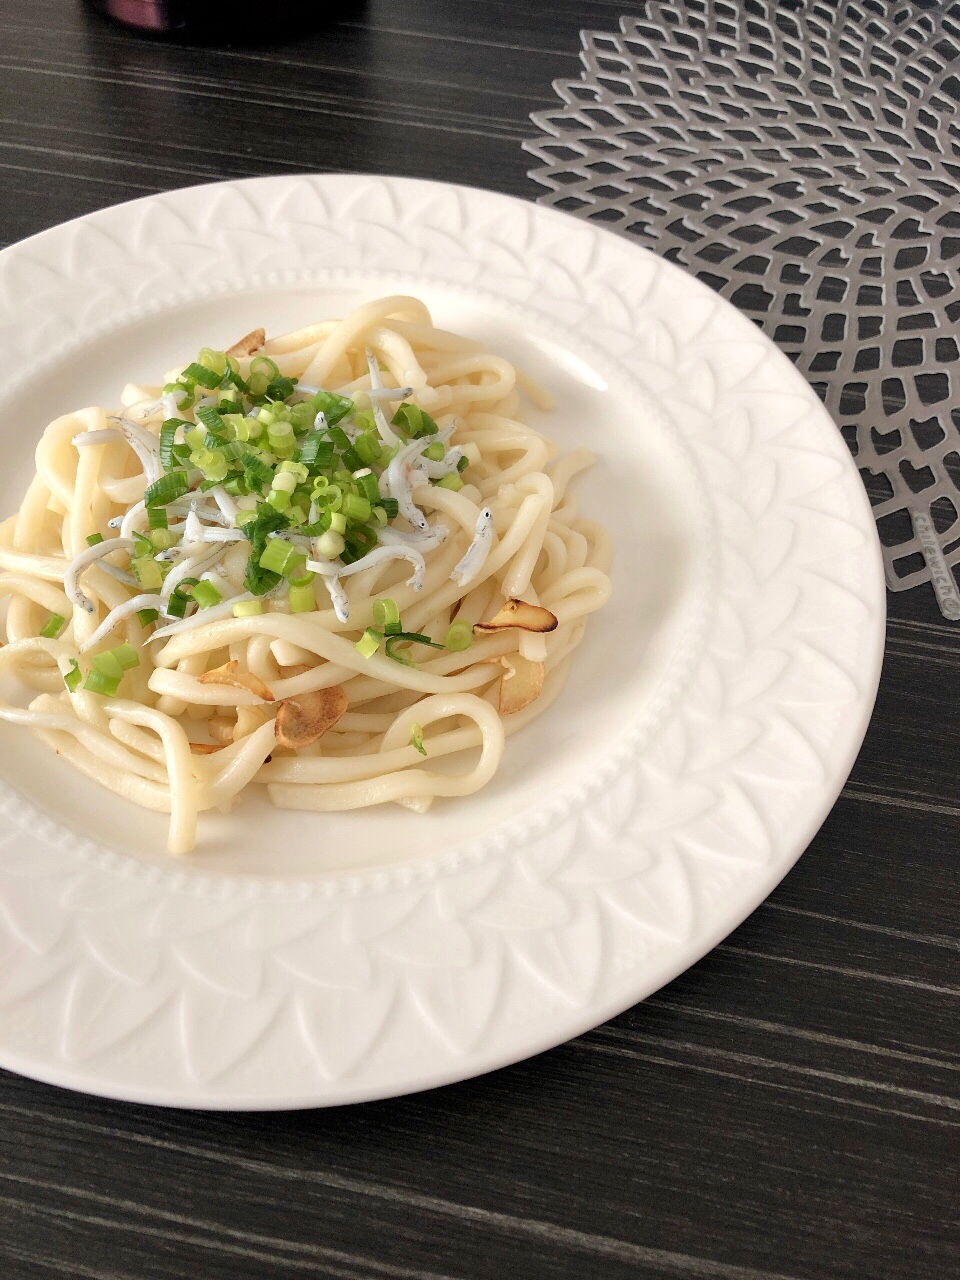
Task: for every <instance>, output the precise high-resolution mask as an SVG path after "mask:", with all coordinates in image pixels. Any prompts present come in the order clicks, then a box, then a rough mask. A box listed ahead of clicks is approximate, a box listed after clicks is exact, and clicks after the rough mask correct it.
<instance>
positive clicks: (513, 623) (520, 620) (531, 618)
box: [473, 600, 557, 635]
mask: <svg viewBox="0 0 960 1280" xmlns="http://www.w3.org/2000/svg"><path fill="white" fill-rule="evenodd" d="M508 627H517V628H519V629H520V630H521V631H536V632H540V633H543V632H546V631H555V630H556V628H557V619H556V615H555V614H552V613H551V612H550V610H549V609H544V607H543V605H541V604H530V603H529V601H527V600H507V601H506V603H505V604H503V605H502V606H501V607H500V609H499V610H498V611H497V613H495V614H494V616H493V617H492V618H491V619H490V621H489V622H478V623H476V624H475V626H474V628H473V630H474V632H475V633H478V634H479V635H489V634H490V633H491V632H492V631H504V630H506V628H508Z"/></svg>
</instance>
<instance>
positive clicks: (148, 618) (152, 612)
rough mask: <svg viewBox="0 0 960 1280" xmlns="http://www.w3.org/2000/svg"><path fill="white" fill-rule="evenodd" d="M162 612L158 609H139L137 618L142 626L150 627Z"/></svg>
mask: <svg viewBox="0 0 960 1280" xmlns="http://www.w3.org/2000/svg"><path fill="white" fill-rule="evenodd" d="M159 617H160V614H159V613H158V612H157V610H156V609H138V610H137V619H138V621H139V623H140V625H141V627H149V625H150V623H151V622H156V620H157V619H158V618H159Z"/></svg>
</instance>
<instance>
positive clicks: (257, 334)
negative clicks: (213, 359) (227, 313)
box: [226, 329, 267, 356]
mask: <svg viewBox="0 0 960 1280" xmlns="http://www.w3.org/2000/svg"><path fill="white" fill-rule="evenodd" d="M266 340H267V334H266V331H265V330H264V329H251V330H250V332H249V333H247V334H244V336H243V337H242V338H241V339H240V341H239V342H235V343H234V344H233V346H232V347H228V348H227V352H226V354H227V355H228V356H252V355H253V353H254V352H255V351H259V350H260V348H261V347H262V346H263V344H264V343H265V342H266Z"/></svg>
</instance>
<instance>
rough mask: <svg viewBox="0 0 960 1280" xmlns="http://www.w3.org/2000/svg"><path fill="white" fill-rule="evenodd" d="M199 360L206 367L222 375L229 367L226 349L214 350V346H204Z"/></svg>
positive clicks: (198, 357)
mask: <svg viewBox="0 0 960 1280" xmlns="http://www.w3.org/2000/svg"><path fill="white" fill-rule="evenodd" d="M197 360H198V361H199V362H200V364H202V365H203V367H204V368H205V369H212V370H213V372H214V373H216V374H218V375H220V376H222V375H223V372H224V370H225V369H226V368H227V356H226V352H224V351H214V350H213V348H212V347H202V348H201V350H200V354H199V356H197Z"/></svg>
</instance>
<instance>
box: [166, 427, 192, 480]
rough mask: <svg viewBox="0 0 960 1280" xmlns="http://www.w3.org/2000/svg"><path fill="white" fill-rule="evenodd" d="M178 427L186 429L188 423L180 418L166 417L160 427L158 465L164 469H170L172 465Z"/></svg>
mask: <svg viewBox="0 0 960 1280" xmlns="http://www.w3.org/2000/svg"><path fill="white" fill-rule="evenodd" d="M179 427H183V428H184V429H185V430H186V429H187V428H188V427H189V423H187V422H184V421H183V419H182V418H167V420H166V421H165V422H164V424H163V426H162V427H161V428H160V465H161V466H162V467H163V469H164V471H170V470H171V468H172V467H173V445H174V441H175V439H176V435H177V429H178V428H179Z"/></svg>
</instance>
